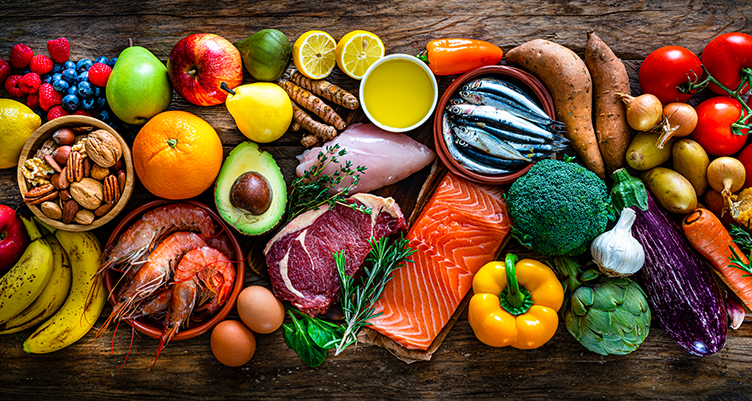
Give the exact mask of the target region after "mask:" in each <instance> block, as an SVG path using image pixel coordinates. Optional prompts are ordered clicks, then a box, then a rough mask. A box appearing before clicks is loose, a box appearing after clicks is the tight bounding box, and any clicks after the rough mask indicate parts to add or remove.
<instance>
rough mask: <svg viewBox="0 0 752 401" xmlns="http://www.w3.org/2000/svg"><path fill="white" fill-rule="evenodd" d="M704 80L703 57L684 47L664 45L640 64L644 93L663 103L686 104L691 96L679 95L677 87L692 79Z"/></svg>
mask: <svg viewBox="0 0 752 401" xmlns="http://www.w3.org/2000/svg"><path fill="white" fill-rule="evenodd" d="M688 77H689V78H692V79H696V80H697V81H699V80H700V78H702V67H701V63H700V58H699V57H697V55H695V54H694V53H692V52H691V51H689V50H687V49H686V48H684V47H681V46H664V47H661V48H658V49H655V50H653V52H652V53H650V54H648V56H647V57H645V61H643V62H642V65H640V71H639V73H638V79H639V80H640V87H642V93H650V94H653V95H655V96H657V97H658V99H660V100H661V103H663V104H666V103H671V102H683V103H686V102H687V101H688V100H689V99H690V98H691V97H692V94H684V93H681V92H679V89H677V87H678V86H679V85H681V84H684V83H687V82H688V81H689V78H688Z"/></svg>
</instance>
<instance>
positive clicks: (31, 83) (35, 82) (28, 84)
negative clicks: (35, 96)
mask: <svg viewBox="0 0 752 401" xmlns="http://www.w3.org/2000/svg"><path fill="white" fill-rule="evenodd" d="M41 84H42V78H39V75H37V73H35V72H30V73H28V74H26V75H24V76H23V77H21V80H20V81H18V89H21V91H23V93H37V91H38V90H39V85H41Z"/></svg>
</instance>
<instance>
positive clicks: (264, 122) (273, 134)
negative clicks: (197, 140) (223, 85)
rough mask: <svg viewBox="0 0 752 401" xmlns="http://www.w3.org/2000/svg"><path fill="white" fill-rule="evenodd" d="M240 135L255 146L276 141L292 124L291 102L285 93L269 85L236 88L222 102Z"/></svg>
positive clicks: (259, 83) (248, 85) (256, 84)
mask: <svg viewBox="0 0 752 401" xmlns="http://www.w3.org/2000/svg"><path fill="white" fill-rule="evenodd" d="M225 105H227V110H228V111H229V112H230V114H231V115H232V118H234V119H235V124H236V125H237V126H238V129H239V130H240V132H242V133H243V135H245V136H246V137H248V139H250V140H252V141H254V142H261V143H267V142H272V141H276V140H277V139H279V138H280V137H281V136H282V135H283V134H284V133H285V132H286V131H287V128H289V127H290V123H291V122H292V102H291V101H290V97H289V96H287V93H286V92H285V91H284V89H282V88H280V87H279V86H277V85H276V84H273V83H270V82H256V83H253V84H247V85H241V86H238V87H237V88H235V89H234V90H233V91H232V93H230V95H228V96H227V100H226V101H225Z"/></svg>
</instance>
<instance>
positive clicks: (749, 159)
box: [736, 145, 752, 188]
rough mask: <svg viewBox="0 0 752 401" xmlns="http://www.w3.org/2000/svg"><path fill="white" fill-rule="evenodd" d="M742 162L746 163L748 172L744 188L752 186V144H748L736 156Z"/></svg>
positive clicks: (745, 169) (745, 166)
mask: <svg viewBox="0 0 752 401" xmlns="http://www.w3.org/2000/svg"><path fill="white" fill-rule="evenodd" d="M736 158H737V159H739V161H740V162H742V164H743V165H744V171H745V172H746V174H747V175H746V177H747V178H746V179H745V180H744V188H748V187H752V145H747V147H745V148H744V149H743V150H742V151H741V152H739V154H738V155H737V156H736Z"/></svg>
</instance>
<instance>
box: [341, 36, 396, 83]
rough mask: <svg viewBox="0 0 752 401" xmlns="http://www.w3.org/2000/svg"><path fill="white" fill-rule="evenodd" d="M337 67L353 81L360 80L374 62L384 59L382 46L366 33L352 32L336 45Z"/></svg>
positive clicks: (374, 37) (376, 37)
mask: <svg viewBox="0 0 752 401" xmlns="http://www.w3.org/2000/svg"><path fill="white" fill-rule="evenodd" d="M336 54H337V66H339V69H340V70H342V71H343V72H344V73H345V74H347V75H349V76H350V77H352V78H354V79H361V78H363V75H364V74H365V73H366V70H368V67H370V66H371V64H373V63H374V62H376V60H378V59H380V58H382V57H384V44H383V43H382V42H381V39H379V37H378V36H376V35H374V34H372V33H371V32H368V31H352V32H350V33H348V34H347V35H345V36H343V37H342V39H340V40H339V43H337V53H336Z"/></svg>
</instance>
